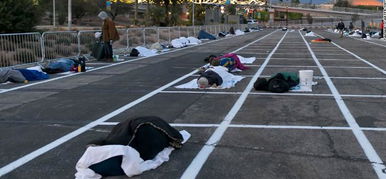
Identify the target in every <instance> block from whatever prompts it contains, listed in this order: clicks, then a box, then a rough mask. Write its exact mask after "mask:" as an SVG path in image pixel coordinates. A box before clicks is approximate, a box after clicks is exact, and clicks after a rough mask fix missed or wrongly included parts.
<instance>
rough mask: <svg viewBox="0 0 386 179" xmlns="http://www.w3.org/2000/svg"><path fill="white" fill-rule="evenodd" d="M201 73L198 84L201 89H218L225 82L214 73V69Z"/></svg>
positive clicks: (204, 70)
mask: <svg viewBox="0 0 386 179" xmlns="http://www.w3.org/2000/svg"><path fill="white" fill-rule="evenodd" d="M201 70H203V71H201V72H199V73H200V77H198V79H197V84H198V87H199V88H209V87H214V88H217V87H218V86H220V85H221V84H222V82H223V80H222V78H221V76H220V75H219V74H217V73H216V72H215V71H213V68H208V69H204V68H202V69H201Z"/></svg>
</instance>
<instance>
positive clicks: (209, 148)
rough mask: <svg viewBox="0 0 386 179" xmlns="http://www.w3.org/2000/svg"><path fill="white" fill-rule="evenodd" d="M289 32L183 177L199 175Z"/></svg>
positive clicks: (186, 178) (183, 178)
mask: <svg viewBox="0 0 386 179" xmlns="http://www.w3.org/2000/svg"><path fill="white" fill-rule="evenodd" d="M287 33H288V32H286V33H285V34H284V35H283V37H282V38H281V39H280V41H279V42H278V43H277V45H276V46H275V48H274V49H273V50H272V52H271V53H270V54H269V55H268V57H267V58H266V60H265V61H264V63H263V65H262V66H261V68H259V70H258V71H257V72H256V73H255V75H254V76H253V77H252V79H251V81H249V83H248V85H247V87H246V88H245V90H244V91H243V93H242V94H241V95H240V97H239V98H238V99H237V101H236V103H235V104H234V105H233V107H232V108H231V110H230V111H229V112H228V114H227V115H226V116H225V118H224V120H223V121H222V122H221V124H220V126H219V127H218V128H217V129H216V130H215V132H214V133H213V134H212V136H211V137H210V138H209V140H208V141H207V142H206V143H205V145H204V147H203V148H201V150H200V152H199V153H198V154H197V155H196V157H195V158H194V159H193V161H192V162H191V163H190V165H189V166H188V168H187V169H186V170H185V171H184V173H183V175H182V176H181V178H182V179H191V178H195V177H196V176H197V174H198V173H199V172H200V170H201V168H202V166H203V165H204V163H205V162H206V160H207V159H208V157H209V155H210V154H211V153H212V152H213V150H214V148H215V147H216V145H217V144H218V142H219V141H220V140H221V138H222V136H223V135H224V133H225V131H226V130H227V128H228V126H229V124H230V123H231V122H232V120H233V118H234V117H235V116H236V114H237V112H238V111H239V110H240V108H241V106H242V105H243V103H244V102H245V100H246V99H247V96H248V94H249V92H250V91H251V90H252V88H253V83H254V82H255V81H256V80H257V78H258V77H259V76H260V74H261V73H262V72H263V70H264V68H265V66H266V65H267V64H268V62H269V60H270V58H271V57H272V55H273V54H274V53H275V52H276V50H277V49H278V48H279V45H280V44H281V43H282V41H283V40H284V38H285V37H286V35H287Z"/></svg>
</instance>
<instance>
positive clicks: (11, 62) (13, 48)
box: [0, 33, 42, 67]
mask: <svg viewBox="0 0 386 179" xmlns="http://www.w3.org/2000/svg"><path fill="white" fill-rule="evenodd" d="M41 40H42V38H41V34H40V33H22V34H2V35H0V67H7V66H15V65H19V64H26V63H36V62H39V61H40V60H41V59H42V41H41Z"/></svg>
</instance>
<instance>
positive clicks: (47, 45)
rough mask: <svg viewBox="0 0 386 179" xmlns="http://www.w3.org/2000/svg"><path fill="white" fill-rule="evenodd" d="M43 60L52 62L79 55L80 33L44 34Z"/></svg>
mask: <svg viewBox="0 0 386 179" xmlns="http://www.w3.org/2000/svg"><path fill="white" fill-rule="evenodd" d="M42 45H43V58H42V60H51V59H56V58H61V57H73V56H77V55H78V32H76V31H61V32H44V33H43V35H42Z"/></svg>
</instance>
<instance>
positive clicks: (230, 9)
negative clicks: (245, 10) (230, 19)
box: [226, 4, 236, 15]
mask: <svg viewBox="0 0 386 179" xmlns="http://www.w3.org/2000/svg"><path fill="white" fill-rule="evenodd" d="M226 12H227V13H228V14H229V15H236V5H235V4H229V5H227V6H226Z"/></svg>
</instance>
